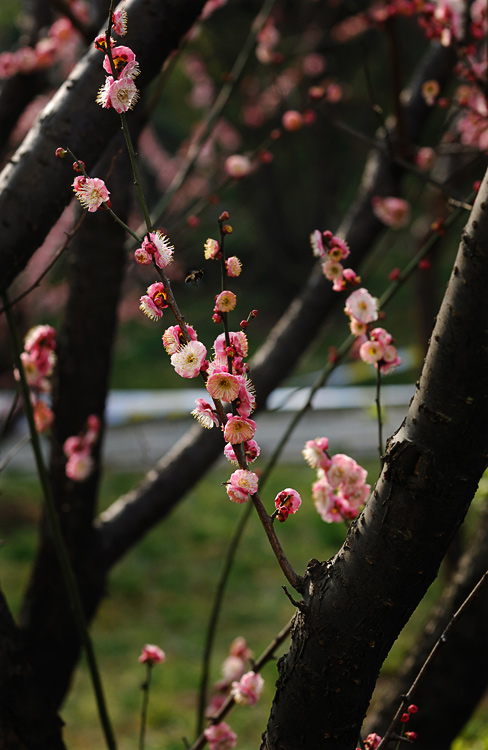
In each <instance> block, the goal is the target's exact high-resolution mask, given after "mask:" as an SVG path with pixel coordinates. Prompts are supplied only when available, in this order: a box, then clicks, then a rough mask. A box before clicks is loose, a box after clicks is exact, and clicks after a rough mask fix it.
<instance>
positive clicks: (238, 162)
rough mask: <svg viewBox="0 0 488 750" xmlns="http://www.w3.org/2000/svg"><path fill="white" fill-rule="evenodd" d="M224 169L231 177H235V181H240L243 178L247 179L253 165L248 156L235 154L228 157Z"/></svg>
mask: <svg viewBox="0 0 488 750" xmlns="http://www.w3.org/2000/svg"><path fill="white" fill-rule="evenodd" d="M224 168H225V171H226V172H227V174H228V175H229V177H233V178H234V179H235V180H240V179H242V178H243V177H247V175H248V174H249V173H250V172H251V170H252V164H251V161H250V159H249V158H248V157H247V156H242V155H241V154H233V155H232V156H228V157H227V159H226V160H225V165H224Z"/></svg>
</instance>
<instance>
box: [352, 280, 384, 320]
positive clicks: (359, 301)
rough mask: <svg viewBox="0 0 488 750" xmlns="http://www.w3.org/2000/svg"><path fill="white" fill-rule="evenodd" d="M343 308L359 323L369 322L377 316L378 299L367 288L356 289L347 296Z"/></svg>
mask: <svg viewBox="0 0 488 750" xmlns="http://www.w3.org/2000/svg"><path fill="white" fill-rule="evenodd" d="M344 310H345V312H346V314H347V315H349V316H350V317H351V318H354V319H355V320H358V321H359V322H360V323H371V322H372V321H374V320H376V319H377V318H378V300H377V299H376V298H375V297H372V296H371V294H370V293H369V292H368V290H367V289H364V288H361V289H356V291H354V292H353V293H352V294H350V295H349V297H348V298H347V300H346V306H345V308H344Z"/></svg>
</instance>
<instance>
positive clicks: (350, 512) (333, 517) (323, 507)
mask: <svg viewBox="0 0 488 750" xmlns="http://www.w3.org/2000/svg"><path fill="white" fill-rule="evenodd" d="M328 447H329V441H328V439H327V438H325V437H321V438H315V440H308V441H307V443H306V444H305V448H304V449H303V451H302V453H303V457H304V458H305V460H306V462H307V463H308V464H309V466H311V467H312V469H317V481H316V482H315V483H314V485H313V487H312V496H313V499H314V503H315V507H316V509H317V511H318V513H319V515H320V516H321V518H322V520H324V521H326V522H327V523H334V522H335V523H338V522H340V521H344V520H351V519H353V518H356V516H357V515H358V513H359V510H360V508H361V507H362V506H363V505H364V504H365V503H366V500H367V499H368V497H369V493H370V490H371V487H370V486H369V484H366V477H367V471H366V470H365V469H363V467H362V466H360V465H359V464H358V463H356V461H355V460H354V459H353V458H351V457H350V456H346V455H345V454H343V453H336V454H335V455H334V456H332V457H330V456H329V454H328V452H327V450H328Z"/></svg>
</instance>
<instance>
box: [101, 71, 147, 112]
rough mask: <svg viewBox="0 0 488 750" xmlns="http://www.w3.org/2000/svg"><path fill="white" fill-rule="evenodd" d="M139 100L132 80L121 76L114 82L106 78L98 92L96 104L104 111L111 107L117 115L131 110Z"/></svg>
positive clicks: (108, 77) (109, 77)
mask: <svg viewBox="0 0 488 750" xmlns="http://www.w3.org/2000/svg"><path fill="white" fill-rule="evenodd" d="M138 99H139V91H138V89H137V86H136V85H135V83H134V81H133V80H132V78H129V77H128V76H122V77H121V78H118V79H117V80H114V79H113V77H112V76H107V77H106V79H105V83H104V85H103V86H102V87H101V88H100V91H99V92H98V95H97V98H96V102H97V104H100V105H101V106H102V107H104V108H105V109H109V108H110V107H113V108H114V109H115V111H116V112H118V114H121V113H122V112H127V111H128V110H129V109H132V108H133V107H134V105H135V104H136V103H137V100H138Z"/></svg>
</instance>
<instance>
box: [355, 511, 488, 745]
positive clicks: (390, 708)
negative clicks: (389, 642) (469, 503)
mask: <svg viewBox="0 0 488 750" xmlns="http://www.w3.org/2000/svg"><path fill="white" fill-rule="evenodd" d="M486 570H488V506H486V507H485V509H484V512H483V515H482V517H481V518H480V521H479V524H478V529H477V532H476V534H475V537H474V539H473V540H472V541H471V542H470V545H469V550H468V551H467V552H466V553H465V554H464V555H463V557H462V558H461V560H460V562H459V566H458V569H457V572H456V574H455V575H454V577H453V579H452V582H451V584H450V585H449V586H448V587H447V588H446V590H445V592H444V593H443V595H442V598H441V600H440V602H439V604H438V606H437V607H436V609H435V611H434V613H433V615H432V617H431V619H430V621H429V622H428V623H427V626H426V628H425V631H424V634H423V636H422V638H421V640H420V643H419V644H418V645H417V646H416V647H415V649H414V650H413V652H412V654H411V655H410V657H409V658H408V659H407V661H406V663H405V665H404V667H403V669H402V671H401V673H400V675H399V676H398V678H397V679H396V680H394V682H393V683H392V684H391V685H390V686H389V689H388V693H387V694H386V695H385V696H384V697H383V699H382V700H381V702H380V704H378V706H377V707H376V708H375V710H374V712H373V713H371V714H370V715H368V719H367V726H368V728H369V731H371V732H373V731H374V732H377V733H378V734H380V735H383V734H384V732H385V731H386V729H387V728H388V725H389V723H390V721H391V718H392V716H393V715H394V713H395V711H396V710H397V708H398V706H399V696H401V695H404V694H405V693H406V692H407V690H409V688H410V686H411V685H412V683H413V681H414V680H415V678H416V677H417V675H418V673H419V672H420V669H421V668H422V666H423V664H424V662H425V660H426V658H427V656H428V655H429V653H430V652H431V650H432V648H433V647H434V645H435V644H436V642H437V641H438V639H439V638H440V637H441V635H442V634H443V632H444V630H445V628H446V627H447V625H448V623H449V621H450V619H451V617H452V615H453V614H454V613H455V612H456V611H457V610H458V609H459V607H460V606H461V604H462V603H463V602H464V600H465V599H466V598H467V596H468V595H469V593H470V592H471V591H472V589H473V588H474V587H475V585H476V584H477V582H478V581H479V580H480V578H481V576H482V575H483V574H484V573H485V571H486ZM487 621H488V587H487V586H486V584H485V586H484V587H483V588H482V589H481V591H480V592H479V594H478V596H477V597H476V599H474V600H473V601H472V602H471V604H470V605H469V607H468V608H467V609H466V610H465V611H464V612H463V614H462V616H461V618H460V619H459V620H458V622H457V623H456V624H455V626H454V628H453V630H452V631H451V632H450V634H449V636H448V637H447V638H446V639H445V640H444V641H443V642H442V648H441V649H440V651H439V652H438V653H437V655H436V657H435V659H434V661H433V662H432V663H431V665H430V666H429V668H428V671H427V672H426V673H425V676H424V677H423V679H422V681H421V682H420V684H419V687H418V688H417V690H416V692H415V695H414V696H413V701H414V703H416V704H417V705H418V706H419V712H418V713H417V714H416V715H415V716H414V718H413V720H412V721H411V722H410V723H409V726H408V728H409V729H412V730H414V731H415V732H417V734H418V738H417V740H416V741H415V747H416V748H417V750H432V749H433V748H435V750H449V748H450V747H451V744H452V742H453V741H454V739H455V738H456V737H457V735H458V734H459V732H460V731H461V729H462V728H463V726H464V725H465V724H466V723H467V721H468V720H469V718H470V717H471V714H472V713H473V711H474V709H475V708H476V706H477V705H478V703H479V701H480V700H481V698H482V696H483V694H484V693H485V691H486V689H487V687H488V642H487V638H486V623H487ZM410 724H411V726H410Z"/></svg>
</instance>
